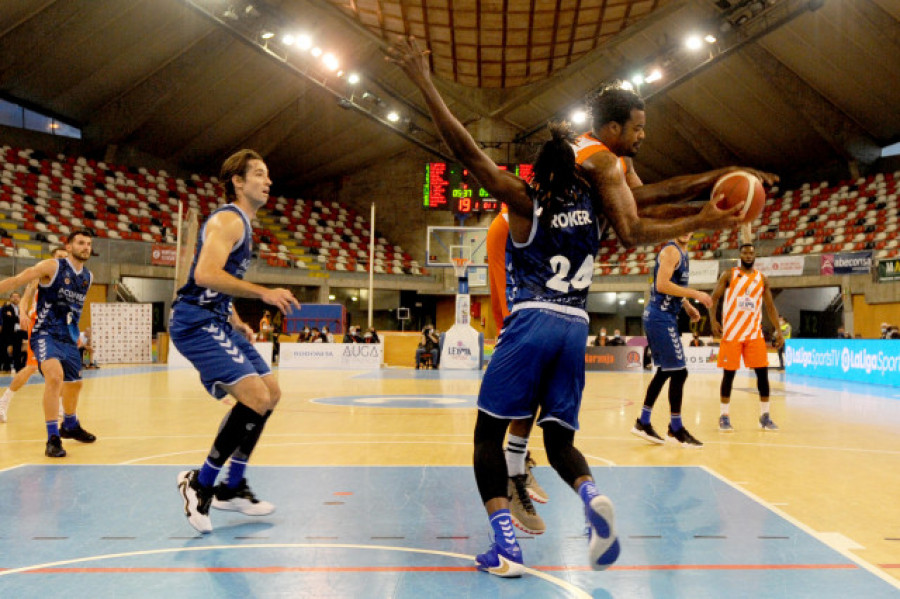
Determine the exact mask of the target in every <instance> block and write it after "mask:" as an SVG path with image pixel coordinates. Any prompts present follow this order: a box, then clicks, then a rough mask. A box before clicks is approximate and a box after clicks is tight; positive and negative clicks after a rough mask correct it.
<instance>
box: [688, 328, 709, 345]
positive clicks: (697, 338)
mask: <svg viewBox="0 0 900 599" xmlns="http://www.w3.org/2000/svg"><path fill="white" fill-rule="evenodd" d="M704 345H706V344H705V343H703V339H701V338H700V333H698V332H696V331H694V338H693V339H691V347H703V346H704Z"/></svg>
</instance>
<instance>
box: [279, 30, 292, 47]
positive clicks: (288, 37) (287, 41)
mask: <svg viewBox="0 0 900 599" xmlns="http://www.w3.org/2000/svg"><path fill="white" fill-rule="evenodd" d="M294 41H295V38H294V36H293V35H291V34H290V33H288V34H286V35H285V36H284V37H283V38H281V43H283V44H284V45H285V46H293V45H294Z"/></svg>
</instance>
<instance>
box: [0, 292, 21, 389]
mask: <svg viewBox="0 0 900 599" xmlns="http://www.w3.org/2000/svg"><path fill="white" fill-rule="evenodd" d="M21 298H22V296H21V295H20V294H18V293H16V292H13V293H11V294H10V296H9V302H8V303H7V304H6V305H5V306H3V308H0V371H3V372H6V371H8V370H13V369H15V370H19V369H21V368H22V366H23V364H20V362H21V356H22V347H21V346H22V343H21V340H20V339H19V335H18V333H19V328H20V327H19V300H20V299H21Z"/></svg>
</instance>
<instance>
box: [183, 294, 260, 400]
mask: <svg viewBox="0 0 900 599" xmlns="http://www.w3.org/2000/svg"><path fill="white" fill-rule="evenodd" d="M169 335H170V336H171V338H172V343H174V344H175V347H176V348H177V349H178V351H179V352H181V355H183V356H184V357H185V358H187V359H188V360H189V361H190V362H191V364H193V365H194V368H196V369H197V372H199V373H200V382H202V383H203V386H204V387H206V390H207V391H208V392H209V394H210V395H212V396H213V397H215V398H216V399H222V398H223V397H225V396H226V395H228V391H226V390H225V389H224V386H225V385H234V384H235V383H237V382H238V381H240V380H241V379H245V378H247V377H248V376H266V375H267V374H271V370H270V369H269V366H268V364H266V362H265V361H264V360H263V359H262V356H260V355H259V353H258V352H257V351H256V348H254V347H253V344H251V343H250V342H249V341H248V340H247V338H246V337H244V336H243V335H241V334H240V333H238V332H236V331H235V330H234V329H233V328H232V326H231V324H230V323H229V322H228V321H226V320H224V319H223V318H222V317H221V316H218V315H216V314H213V313H212V312H210V311H209V310H205V309H203V308H200V307H198V306H194V305H192V304H185V303H178V304H176V305H175V308H174V309H173V310H172V318H171V320H170V321H169Z"/></svg>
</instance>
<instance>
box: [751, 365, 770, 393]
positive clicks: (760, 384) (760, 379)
mask: <svg viewBox="0 0 900 599" xmlns="http://www.w3.org/2000/svg"><path fill="white" fill-rule="evenodd" d="M753 370H755V371H756V388H757V389H759V396H760V397H769V369H768V368H754V369H753Z"/></svg>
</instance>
